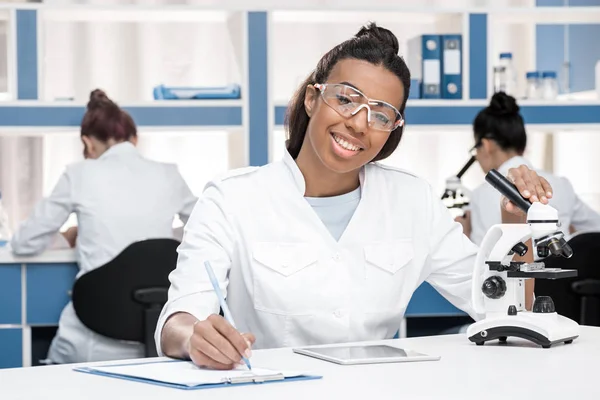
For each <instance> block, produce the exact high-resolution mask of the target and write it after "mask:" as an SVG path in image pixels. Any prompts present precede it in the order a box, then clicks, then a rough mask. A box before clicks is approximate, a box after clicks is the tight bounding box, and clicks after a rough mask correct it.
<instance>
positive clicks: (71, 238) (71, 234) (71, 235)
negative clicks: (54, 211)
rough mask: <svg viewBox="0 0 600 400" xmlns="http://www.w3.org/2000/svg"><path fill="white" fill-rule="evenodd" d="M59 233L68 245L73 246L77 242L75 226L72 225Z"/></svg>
mask: <svg viewBox="0 0 600 400" xmlns="http://www.w3.org/2000/svg"><path fill="white" fill-rule="evenodd" d="M61 235H63V237H64V238H65V240H66V241H67V242H68V243H69V246H71V247H75V245H76V244H77V227H76V226H72V227H70V228H69V229H67V230H66V231H64V232H61Z"/></svg>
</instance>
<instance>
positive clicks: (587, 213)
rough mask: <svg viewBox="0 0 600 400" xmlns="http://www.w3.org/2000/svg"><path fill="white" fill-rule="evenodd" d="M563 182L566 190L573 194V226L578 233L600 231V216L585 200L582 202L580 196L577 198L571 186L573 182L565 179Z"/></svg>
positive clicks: (566, 228)
mask: <svg viewBox="0 0 600 400" xmlns="http://www.w3.org/2000/svg"><path fill="white" fill-rule="evenodd" d="M563 182H564V185H565V189H564V190H565V191H566V190H569V191H570V192H571V193H573V207H572V210H573V211H572V212H573V214H572V217H571V225H573V227H574V228H575V230H576V231H597V230H600V214H598V213H597V212H596V211H594V210H593V209H592V208H591V207H590V206H588V205H587V204H586V203H585V202H584V201H583V200H581V199H580V198H579V196H577V194H576V193H575V189H573V186H572V185H571V182H569V181H568V180H567V179H565V178H563ZM568 228H569V227H564V229H565V230H568Z"/></svg>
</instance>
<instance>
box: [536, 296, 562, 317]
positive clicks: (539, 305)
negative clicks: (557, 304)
mask: <svg viewBox="0 0 600 400" xmlns="http://www.w3.org/2000/svg"><path fill="white" fill-rule="evenodd" d="M533 312H534V313H540V314H546V313H553V312H556V309H555V308H554V301H553V300H552V297H550V296H538V297H536V298H535V301H534V302H533Z"/></svg>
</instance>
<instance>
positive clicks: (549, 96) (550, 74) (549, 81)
mask: <svg viewBox="0 0 600 400" xmlns="http://www.w3.org/2000/svg"><path fill="white" fill-rule="evenodd" d="M542 97H543V98H544V100H554V99H556V97H558V82H557V80H556V72H554V71H544V72H542Z"/></svg>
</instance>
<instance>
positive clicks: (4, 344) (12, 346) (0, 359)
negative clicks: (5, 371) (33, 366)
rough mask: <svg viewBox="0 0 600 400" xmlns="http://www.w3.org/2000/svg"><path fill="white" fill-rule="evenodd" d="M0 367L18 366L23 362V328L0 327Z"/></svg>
mask: <svg viewBox="0 0 600 400" xmlns="http://www.w3.org/2000/svg"><path fill="white" fill-rule="evenodd" d="M0 351H1V352H2V354H0V368H18V367H21V366H22V363H23V330H22V329H21V328H15V329H0Z"/></svg>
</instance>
